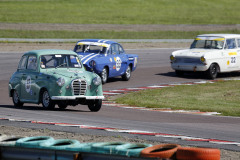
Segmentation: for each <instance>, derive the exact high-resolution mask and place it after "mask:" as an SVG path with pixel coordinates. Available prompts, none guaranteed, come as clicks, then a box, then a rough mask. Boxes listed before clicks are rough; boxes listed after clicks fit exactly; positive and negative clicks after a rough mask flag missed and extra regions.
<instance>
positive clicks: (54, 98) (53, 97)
mask: <svg viewBox="0 0 240 160" xmlns="http://www.w3.org/2000/svg"><path fill="white" fill-rule="evenodd" d="M79 98H84V99H104V96H52V97H51V99H52V100H75V99H79Z"/></svg>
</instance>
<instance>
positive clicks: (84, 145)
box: [66, 142, 95, 153]
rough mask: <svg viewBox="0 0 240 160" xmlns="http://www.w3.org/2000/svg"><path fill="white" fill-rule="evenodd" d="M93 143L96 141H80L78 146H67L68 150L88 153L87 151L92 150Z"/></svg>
mask: <svg viewBox="0 0 240 160" xmlns="http://www.w3.org/2000/svg"><path fill="white" fill-rule="evenodd" d="M93 144H95V143H93V142H91V143H79V144H78V145H77V146H69V147H66V150H68V151H75V152H85V153H87V152H91V149H92V145H93Z"/></svg>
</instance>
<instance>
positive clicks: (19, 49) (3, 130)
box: [0, 43, 240, 160]
mask: <svg viewBox="0 0 240 160" xmlns="http://www.w3.org/2000/svg"><path fill="white" fill-rule="evenodd" d="M122 45H123V46H124V48H125V49H137V48H138V49H139V48H188V47H189V45H190V44H189V43H122ZM73 46H74V44H72V43H0V48H1V49H0V53H23V52H26V51H29V50H35V49H49V48H56V49H73ZM0 134H6V135H15V136H29V137H30V136H51V137H54V138H55V139H76V140H78V141H80V142H109V141H118V142H119V141H121V142H131V143H149V144H153V145H156V144H159V143H161V142H154V141H147V140H144V139H139V138H135V139H132V138H128V137H127V136H126V137H124V136H101V135H98V136H96V135H90V134H80V133H70V132H60V131H51V130H49V129H30V128H20V127H13V126H5V125H0ZM237 159H240V152H235V151H229V150H223V149H221V160H237Z"/></svg>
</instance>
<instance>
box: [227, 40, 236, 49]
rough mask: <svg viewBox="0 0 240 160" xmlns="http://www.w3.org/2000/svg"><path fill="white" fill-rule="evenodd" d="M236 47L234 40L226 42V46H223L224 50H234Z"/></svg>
mask: <svg viewBox="0 0 240 160" xmlns="http://www.w3.org/2000/svg"><path fill="white" fill-rule="evenodd" d="M236 46H237V45H236V41H235V39H234V38H233V39H227V40H226V45H225V48H226V49H234V48H236Z"/></svg>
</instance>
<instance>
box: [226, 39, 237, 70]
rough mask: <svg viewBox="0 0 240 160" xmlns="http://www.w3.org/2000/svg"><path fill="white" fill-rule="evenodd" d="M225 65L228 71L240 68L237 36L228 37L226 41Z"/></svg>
mask: <svg viewBox="0 0 240 160" xmlns="http://www.w3.org/2000/svg"><path fill="white" fill-rule="evenodd" d="M224 48H225V54H224V55H225V66H226V71H234V70H238V69H239V65H238V64H239V62H238V61H240V59H239V53H238V51H237V50H238V49H237V44H236V40H235V38H229V39H226V43H225V47H224Z"/></svg>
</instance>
